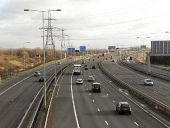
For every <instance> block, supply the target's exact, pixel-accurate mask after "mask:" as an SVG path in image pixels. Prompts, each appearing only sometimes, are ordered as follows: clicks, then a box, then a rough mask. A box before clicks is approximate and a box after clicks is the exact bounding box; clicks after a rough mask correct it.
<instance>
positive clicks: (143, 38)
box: [136, 36, 151, 58]
mask: <svg viewBox="0 0 170 128" xmlns="http://www.w3.org/2000/svg"><path fill="white" fill-rule="evenodd" d="M136 38H138V39H142V40H143V41H142V43H143V46H144V42H145V39H148V38H151V37H149V36H148V37H139V36H138V37H136ZM143 58H144V51H143Z"/></svg>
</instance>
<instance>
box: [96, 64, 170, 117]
mask: <svg viewBox="0 0 170 128" xmlns="http://www.w3.org/2000/svg"><path fill="white" fill-rule="evenodd" d="M98 66H99V68H100V69H101V71H102V72H103V73H104V74H105V75H106V76H107V77H108V78H110V79H111V80H112V81H113V82H114V83H116V84H117V85H118V86H121V87H123V88H125V89H127V90H128V91H129V93H130V94H132V95H134V96H136V97H137V98H139V99H141V100H142V101H145V102H146V103H147V104H148V105H149V106H150V107H151V108H152V109H154V110H157V111H159V112H161V113H163V114H164V115H166V116H167V117H170V107H169V106H167V105H165V104H163V103H162V102H160V101H158V100H156V99H154V98H153V97H151V96H149V95H147V94H145V93H143V92H141V91H140V90H137V89H136V88H133V87H132V86H130V85H128V84H127V83H125V82H124V81H122V80H120V79H119V78H117V77H116V76H114V75H112V74H110V73H109V72H107V71H106V70H105V69H104V67H103V66H102V63H101V62H100V63H98Z"/></svg>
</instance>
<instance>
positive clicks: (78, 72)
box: [73, 68, 81, 75]
mask: <svg viewBox="0 0 170 128" xmlns="http://www.w3.org/2000/svg"><path fill="white" fill-rule="evenodd" d="M73 74H74V75H80V74H81V69H80V68H75V69H74V70H73Z"/></svg>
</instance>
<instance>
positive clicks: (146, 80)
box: [144, 79, 153, 86]
mask: <svg viewBox="0 0 170 128" xmlns="http://www.w3.org/2000/svg"><path fill="white" fill-rule="evenodd" d="M144 85H147V86H153V80H151V79H144Z"/></svg>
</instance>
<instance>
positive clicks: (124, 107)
mask: <svg viewBox="0 0 170 128" xmlns="http://www.w3.org/2000/svg"><path fill="white" fill-rule="evenodd" d="M116 112H117V113H119V114H126V113H127V114H129V115H131V107H130V105H129V103H128V102H119V103H117V104H116Z"/></svg>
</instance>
